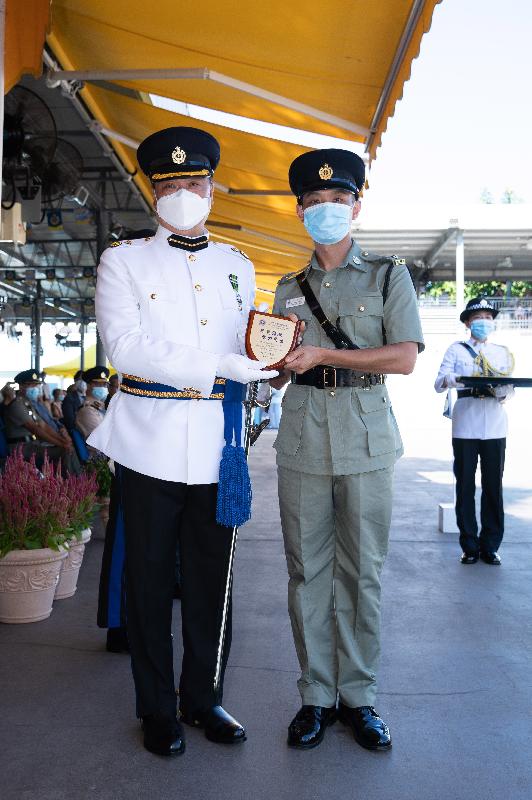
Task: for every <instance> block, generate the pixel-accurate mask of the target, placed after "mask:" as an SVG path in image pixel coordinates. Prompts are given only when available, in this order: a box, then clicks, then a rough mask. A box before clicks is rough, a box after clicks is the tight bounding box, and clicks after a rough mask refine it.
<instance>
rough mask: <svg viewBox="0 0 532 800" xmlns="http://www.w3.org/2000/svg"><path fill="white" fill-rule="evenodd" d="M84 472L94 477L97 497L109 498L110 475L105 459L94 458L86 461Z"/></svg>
mask: <svg viewBox="0 0 532 800" xmlns="http://www.w3.org/2000/svg"><path fill="white" fill-rule="evenodd" d="M85 471H86V472H88V473H89V474H91V473H92V474H93V475H94V476H95V477H96V483H97V485H98V497H109V495H110V493H111V481H112V478H113V476H112V474H111V470H110V469H109V463H108V461H107V459H106V458H94V459H91V460H90V461H87V463H86V464H85Z"/></svg>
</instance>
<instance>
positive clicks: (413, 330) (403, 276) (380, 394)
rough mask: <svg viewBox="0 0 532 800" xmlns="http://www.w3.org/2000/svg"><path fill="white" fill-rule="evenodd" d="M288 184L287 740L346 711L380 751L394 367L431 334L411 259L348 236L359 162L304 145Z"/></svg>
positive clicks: (396, 439) (281, 458)
mask: <svg viewBox="0 0 532 800" xmlns="http://www.w3.org/2000/svg"><path fill="white" fill-rule="evenodd" d="M289 181H290V188H291V189H292V191H293V193H294V194H295V196H296V197H297V208H296V211H297V215H298V217H299V219H300V220H301V221H302V222H303V224H304V225H305V228H306V230H307V232H308V233H309V234H310V236H311V238H312V239H313V241H314V247H315V250H314V252H313V254H312V258H311V260H310V263H309V264H308V266H307V267H306V268H305V269H304V270H303V271H302V272H301V273H299V274H293V275H287V276H286V277H284V278H283V279H282V280H281V281H280V282H279V285H278V287H277V291H276V293H275V303H274V313H276V314H280V315H283V316H290V315H296V316H297V318H299V319H301V320H303V321H304V323H305V326H304V336H303V343H302V345H301V346H299V347H298V348H297V349H296V350H295V351H294V352H293V353H291V354H290V355H289V356H288V358H287V360H286V365H285V370H284V371H283V372H282V373H281V374H280V376H279V377H278V378H276V379H274V380H273V381H271V383H272V384H273V385H274V386H275V387H277V388H279V387H280V386H281V385H283V383H286V382H287V381H288V380H291V384H290V385H289V386H288V388H287V391H286V394H285V396H284V400H283V406H282V407H283V413H282V417H281V424H280V428H279V435H278V437H277V440H276V442H275V448H276V450H277V465H278V477H279V502H280V509H281V521H282V527H283V535H284V542H285V551H286V560H287V565H288V573H289V578H290V580H289V588H288V604H289V613H290V618H291V622H292V630H293V635H294V640H295V645H296V650H297V655H298V658H299V663H300V666H301V677H300V679H299V681H298V687H299V691H300V694H301V698H302V701H303V706H302V708H301V709H300V711H299V712H298V713H297V714H296V716H295V718H294V719H293V720H292V722H291V724H290V726H289V729H288V744H289V745H291V746H293V747H299V748H309V747H314V746H316V745H317V744H319V743H320V742H321V740H322V739H323V736H324V733H325V730H326V728H327V727H328V726H329V725H331V724H332V723H333V722H335V720H336V719H337V718H339V719H340V720H341V721H342V722H344V723H345V724H346V725H348V726H349V727H350V728H351V730H352V732H353V734H354V737H355V739H356V741H357V742H358V743H359V744H361V745H362V746H363V747H367V748H369V749H379V750H380V749H386V748H389V747H390V746H391V737H390V732H389V730H388V727H387V726H386V725H385V723H384V722H383V721H382V719H381V718H380V717H379V716H378V714H377V712H376V711H375V709H374V707H373V704H374V702H375V695H376V676H375V673H376V669H377V662H378V657H379V649H380V648H379V646H380V643H379V636H380V634H379V628H380V572H381V569H382V565H383V562H384V559H385V556H386V553H387V549H388V534H389V528H390V517H391V509H392V476H393V466H394V463H395V461H396V460H397V458H399V456H400V455H401V454H402V443H401V437H400V435H399V430H398V428H397V424H396V421H395V417H394V415H393V411H392V407H391V404H390V399H389V396H388V392H387V390H386V386H385V384H384V379H385V377H384V376H385V374H386V373H399V374H409V373H410V372H412V370H413V368H414V365H415V362H416V357H417V353H418V351H421V350H422V349H423V347H424V345H423V336H422V331H421V325H420V321H419V314H418V310H417V304H416V295H415V292H414V288H413V286H412V281H411V279H410V275H409V273H408V270H407V268H406V266H405V264H404V261H403V260H401V259H397V258H396V257H388V256H385V257H383V256H378V255H374V254H371V253H368V252H366V251H363V250H361V249H360V247H359V246H358V245H357V244H356V242H355V241H353V240H352V239H351V234H350V230H351V223H352V221H353V220H354V219H356V217H357V215H358V213H359V211H360V195H361V192H362V188H363V186H364V182H365V176H364V163H363V161H362V159H360V158H359V157H358V156H357V155H355V154H354V153H350V152H348V151H345V150H335V149H333V150H316V151H312V152H308V153H305V154H303V155H302V156H299V157H298V158H297V159H296V160H295V161H294V162H293V164H292V165H291V167H290V173H289ZM305 278H306V280H304V279H305ZM309 289H310V292H309ZM313 311H314V313H313ZM316 315H317V316H316ZM293 318H294V319H295V317H293ZM331 337H332V338H331Z"/></svg>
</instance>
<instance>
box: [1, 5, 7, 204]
mask: <svg viewBox="0 0 532 800" xmlns="http://www.w3.org/2000/svg"><path fill="white" fill-rule="evenodd" d="M5 21H6V0H0V130H4V64H5V42H4V34H5ZM3 152H4V139H3V137H2V138H0V191H1V189H2V158H3Z"/></svg>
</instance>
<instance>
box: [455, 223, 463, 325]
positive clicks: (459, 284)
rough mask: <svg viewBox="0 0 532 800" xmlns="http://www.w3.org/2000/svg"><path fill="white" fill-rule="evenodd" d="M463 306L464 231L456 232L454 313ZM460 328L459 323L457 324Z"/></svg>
mask: <svg viewBox="0 0 532 800" xmlns="http://www.w3.org/2000/svg"><path fill="white" fill-rule="evenodd" d="M463 307H464V232H463V231H462V230H460V229H459V230H457V232H456V313H457V314H460V312H461V311H462V309H463ZM459 327H460V328H461V323H460V324H459Z"/></svg>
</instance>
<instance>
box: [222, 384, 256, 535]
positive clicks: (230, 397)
mask: <svg viewBox="0 0 532 800" xmlns="http://www.w3.org/2000/svg"><path fill="white" fill-rule="evenodd" d="M244 389H245V387H244V385H243V384H241V383H235V382H234V381H226V384H225V396H224V400H223V401H222V407H223V411H224V437H225V447H224V449H223V451H222V460H221V461H220V475H219V478H218V496H217V501H216V522H217V523H218V524H219V525H224V526H225V527H227V528H235V527H240V526H241V525H243V524H244V523H245V522H247V521H248V519H250V517H251V481H250V479H249V471H248V463H247V459H246V453H245V450H244V448H243V447H242V446H241V434H242V399H243V395H244ZM233 439H234V441H235V444H233Z"/></svg>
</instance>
